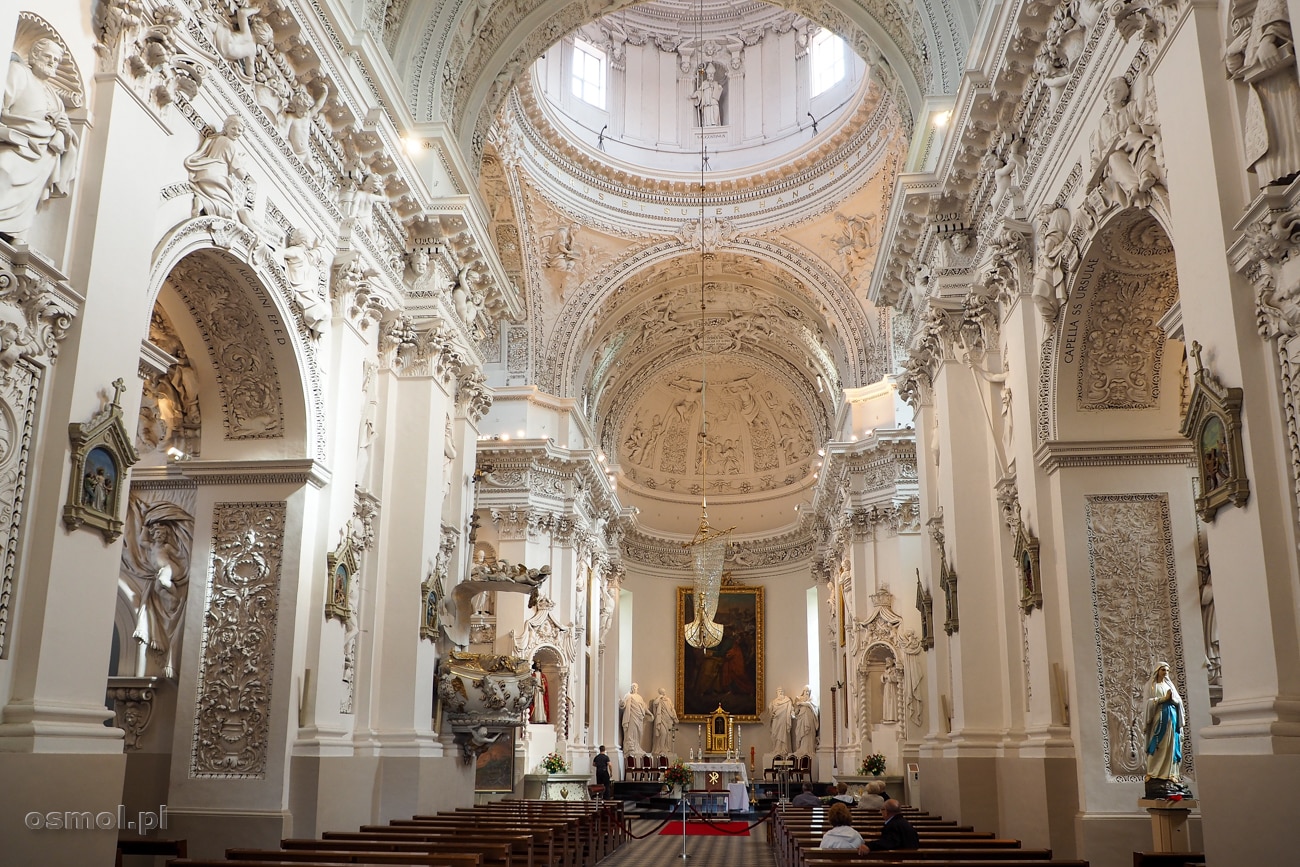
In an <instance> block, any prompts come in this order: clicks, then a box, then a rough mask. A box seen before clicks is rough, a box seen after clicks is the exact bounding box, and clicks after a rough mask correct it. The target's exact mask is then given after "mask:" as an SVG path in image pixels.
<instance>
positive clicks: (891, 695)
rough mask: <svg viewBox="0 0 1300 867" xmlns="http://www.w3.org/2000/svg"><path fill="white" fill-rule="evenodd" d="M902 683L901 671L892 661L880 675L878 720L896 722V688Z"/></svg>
mask: <svg viewBox="0 0 1300 867" xmlns="http://www.w3.org/2000/svg"><path fill="white" fill-rule="evenodd" d="M902 683H903V669H902V668H900V667H899V665H898V663H897V662H896V661H894V660H892V659H891V660H890V661H889V666H888V667H887V668H886V669H885V671H884V673H883V674H881V675H880V686H881V698H880V718H881V720H882V721H884V722H897V721H898V688H899V686H900V685H902Z"/></svg>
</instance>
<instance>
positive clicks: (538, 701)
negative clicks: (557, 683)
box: [528, 662, 551, 723]
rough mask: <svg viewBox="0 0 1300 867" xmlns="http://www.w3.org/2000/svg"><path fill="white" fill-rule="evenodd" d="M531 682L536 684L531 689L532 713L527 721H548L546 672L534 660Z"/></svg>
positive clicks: (549, 705)
mask: <svg viewBox="0 0 1300 867" xmlns="http://www.w3.org/2000/svg"><path fill="white" fill-rule="evenodd" d="M533 682H534V683H535V684H536V686H535V688H534V690H533V713H532V717H531V718H530V719H529V720H528V721H529V722H534V723H545V722H550V720H551V693H550V687H549V686H548V684H547V682H546V672H544V671H542V667H541V666H540V665H538V664H537V663H536V662H534V663H533Z"/></svg>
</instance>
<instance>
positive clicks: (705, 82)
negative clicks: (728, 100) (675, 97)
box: [691, 63, 722, 127]
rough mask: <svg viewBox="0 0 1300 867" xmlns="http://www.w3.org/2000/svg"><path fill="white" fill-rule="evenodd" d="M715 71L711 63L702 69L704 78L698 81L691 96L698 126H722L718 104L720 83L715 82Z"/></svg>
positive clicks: (720, 89)
mask: <svg viewBox="0 0 1300 867" xmlns="http://www.w3.org/2000/svg"><path fill="white" fill-rule="evenodd" d="M715 75H716V70H715V69H714V66H713V64H712V63H710V64H708V65H707V66H705V67H704V78H703V79H701V80H700V83H699V85H698V86H697V87H696V88H695V92H694V93H692V94H691V102H692V103H694V104H695V108H696V111H697V112H698V113H699V119H700V126H702V127H704V126H720V125H721V124H722V109H721V107H720V103H721V100H722V82H720V81H718V80H716V79H715V78H714V76H715Z"/></svg>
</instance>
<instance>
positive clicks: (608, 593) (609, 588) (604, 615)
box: [600, 579, 616, 639]
mask: <svg viewBox="0 0 1300 867" xmlns="http://www.w3.org/2000/svg"><path fill="white" fill-rule="evenodd" d="M615 602H616V600H615V597H614V582H613V581H611V580H609V579H605V580H603V581H601V582H600V637H601V638H602V639H604V637H605V636H606V635H608V634H609V628H610V626H612V625H613V624H614V605H615Z"/></svg>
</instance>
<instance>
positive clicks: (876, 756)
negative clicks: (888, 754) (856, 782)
mask: <svg viewBox="0 0 1300 867" xmlns="http://www.w3.org/2000/svg"><path fill="white" fill-rule="evenodd" d="M884 772H885V757H884V756H882V755H881V754H880V753H872V754H871V755H869V756H867V757H866V758H865V759H863V760H862V767H860V768H858V773H859V774H860V775H862V776H864V777H865V776H867V775H868V774H870V775H871V776H873V777H878V776H880V775H881V774H883V773H884Z"/></svg>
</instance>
